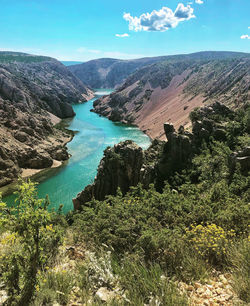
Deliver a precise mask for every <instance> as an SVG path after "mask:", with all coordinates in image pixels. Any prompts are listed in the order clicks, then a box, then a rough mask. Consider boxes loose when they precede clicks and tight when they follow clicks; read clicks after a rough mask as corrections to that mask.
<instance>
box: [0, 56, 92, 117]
mask: <svg viewBox="0 0 250 306" xmlns="http://www.w3.org/2000/svg"><path fill="white" fill-rule="evenodd" d="M89 94H91V92H90V91H89V89H88V88H87V87H86V86H84V85H83V83H82V82H81V81H80V80H79V79H78V78H77V77H76V76H74V75H73V74H72V73H71V72H70V71H68V69H67V68H66V67H65V66H64V65H63V64H61V63H60V62H58V61H57V60H55V59H53V58H49V57H43V56H34V55H29V54H24V53H15V52H13V53H12V52H9V53H8V52H0V97H2V98H3V99H5V100H10V101H11V102H14V103H22V104H25V105H29V107H30V108H31V109H34V108H36V107H40V108H42V109H44V110H46V111H49V112H51V113H52V114H54V115H56V116H58V117H60V118H66V117H72V116H73V115H74V112H73V109H72V106H71V105H70V104H73V103H79V102H83V101H86V100H87V97H88V95H89Z"/></svg>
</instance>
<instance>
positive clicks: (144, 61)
mask: <svg viewBox="0 0 250 306" xmlns="http://www.w3.org/2000/svg"><path fill="white" fill-rule="evenodd" d="M242 55H244V54H243V53H238V52H209V51H208V52H199V53H193V54H188V55H186V54H185V55H182V54H180V55H171V56H158V57H146V58H141V59H135V60H120V59H113V58H101V59H97V60H92V61H88V62H85V63H82V64H79V65H73V66H69V67H68V69H69V70H70V71H71V72H73V73H74V74H75V75H76V76H77V77H78V78H79V79H80V80H81V81H82V82H83V83H84V84H86V85H87V86H89V87H91V88H117V87H118V86H119V85H121V84H122V83H123V82H124V81H125V79H126V78H127V77H128V76H129V75H131V74H132V73H133V72H135V71H136V70H137V69H140V68H142V67H144V66H146V65H151V64H154V63H157V62H161V61H163V60H170V61H171V60H179V59H180V60H181V59H183V58H186V59H197V58H199V59H200V60H202V59H206V60H208V59H216V58H224V59H226V58H231V57H240V56H242Z"/></svg>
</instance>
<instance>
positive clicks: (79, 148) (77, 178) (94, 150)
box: [4, 89, 150, 212]
mask: <svg viewBox="0 0 250 306" xmlns="http://www.w3.org/2000/svg"><path fill="white" fill-rule="evenodd" d="M110 92H111V90H104V89H101V90H98V91H97V92H96V94H97V95H98V96H97V97H96V98H98V97H99V96H100V95H105V94H109V93H110ZM96 98H95V99H96ZM95 99H92V100H91V101H89V102H86V103H84V104H79V105H75V106H74V111H75V113H76V116H75V117H74V119H73V120H72V121H70V122H69V129H71V130H74V131H78V132H77V133H76V134H75V137H74V138H73V140H72V141H71V142H70V143H69V144H68V149H69V153H70V154H71V155H72V157H71V158H70V160H69V161H68V163H66V165H65V166H63V167H61V168H59V169H56V170H55V171H53V172H51V175H52V174H53V175H52V176H50V177H47V175H48V174H46V177H44V179H45V180H44V181H43V182H41V183H40V184H39V186H38V192H39V196H40V197H44V196H45V195H46V194H48V195H49V198H50V201H51V206H53V207H55V208H57V207H59V205H60V204H63V205H64V208H63V210H64V212H67V211H69V210H72V209H73V205H72V198H74V197H75V196H76V195H77V193H78V192H80V191H81V190H82V189H83V188H84V187H85V186H86V185H88V184H90V183H91V182H93V180H94V178H95V175H96V171H97V167H98V164H99V162H100V159H101V158H102V156H103V150H104V149H105V148H106V147H107V146H113V145H114V144H116V143H118V142H120V141H124V140H127V139H132V140H134V141H135V142H136V143H137V144H138V145H140V146H141V147H142V148H144V149H145V148H147V147H148V146H149V145H150V140H149V138H148V137H147V136H146V135H145V134H143V133H142V132H141V131H140V130H139V129H138V128H136V127H132V126H127V125H123V124H121V123H114V122H112V121H110V120H108V119H107V118H104V117H100V116H99V115H97V114H95V113H93V112H90V109H91V108H93V101H94V100H95ZM4 200H5V201H7V202H8V203H10V202H12V201H13V195H12V196H9V197H6V198H4Z"/></svg>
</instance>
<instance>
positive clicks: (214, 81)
mask: <svg viewBox="0 0 250 306" xmlns="http://www.w3.org/2000/svg"><path fill="white" fill-rule="evenodd" d="M249 88H250V54H244V53H235V52H200V53H194V54H190V55H177V56H170V57H167V58H165V59H164V60H162V61H160V62H157V63H155V64H153V65H149V66H145V67H142V68H141V69H138V70H136V71H135V72H134V73H133V74H132V75H130V76H129V77H128V78H127V79H126V81H125V83H124V84H123V85H122V86H121V87H120V88H118V90H117V91H115V92H114V93H112V94H111V95H109V96H106V97H103V98H101V99H99V100H97V101H95V102H94V111H95V112H97V113H99V114H101V115H103V116H106V117H108V118H109V119H111V120H113V121H122V122H125V123H131V124H135V125H137V126H139V127H140V129H141V130H143V131H145V132H146V133H147V134H148V135H149V136H151V137H152V138H156V137H157V138H164V137H165V136H164V131H163V129H162V126H163V123H164V122H166V121H171V122H173V123H174V125H175V127H176V128H178V127H179V126H180V125H184V126H188V125H189V119H188V114H189V113H190V111H191V110H192V109H194V108H195V107H198V106H201V105H203V103H206V104H209V103H211V102H213V101H214V100H217V101H220V102H222V103H223V104H225V105H228V106H231V107H233V108H235V107H237V106H239V105H242V104H244V103H247V102H249V101H250V99H249Z"/></svg>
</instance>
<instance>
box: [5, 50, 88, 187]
mask: <svg viewBox="0 0 250 306" xmlns="http://www.w3.org/2000/svg"><path fill="white" fill-rule="evenodd" d="M89 93H90V91H89V90H88V89H87V88H86V87H85V86H84V85H83V84H82V82H81V81H80V80H78V79H77V78H76V77H75V76H73V75H72V74H71V73H70V72H69V71H68V70H67V68H66V67H64V66H63V65H62V64H61V63H59V62H58V61H56V60H54V59H51V58H47V57H42V56H32V55H27V54H23V53H12V52H0V187H1V186H4V185H6V184H8V183H11V182H13V181H14V180H15V179H16V178H17V177H18V176H19V175H21V174H22V171H23V169H43V168H48V167H51V166H52V164H53V163H54V161H64V160H66V159H68V158H69V154H68V152H67V148H66V146H65V145H66V143H67V142H68V141H69V140H70V139H71V136H70V135H68V134H65V133H64V132H62V131H60V130H58V129H56V128H55V127H54V124H55V123H58V122H59V121H60V119H59V118H58V117H60V118H65V117H72V116H73V115H74V111H73V108H72V106H71V104H70V103H78V102H80V101H85V100H86V99H85V98H84V97H83V96H82V94H85V95H86V96H87V95H88V94H89ZM55 115H56V116H57V117H56V116H55Z"/></svg>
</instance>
